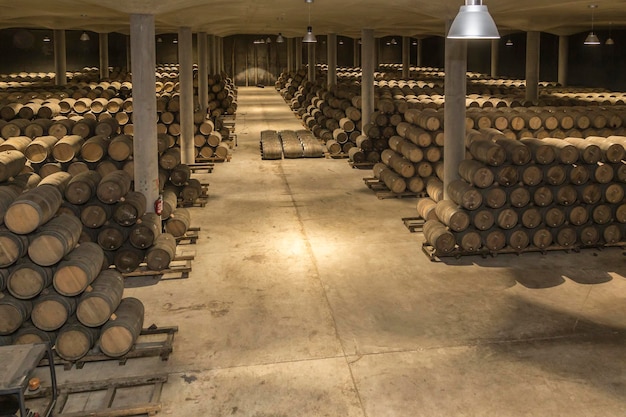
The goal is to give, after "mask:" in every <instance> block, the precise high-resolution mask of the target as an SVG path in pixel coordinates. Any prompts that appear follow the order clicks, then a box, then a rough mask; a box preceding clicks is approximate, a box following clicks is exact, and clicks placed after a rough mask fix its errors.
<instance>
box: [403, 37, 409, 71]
mask: <svg viewBox="0 0 626 417" xmlns="http://www.w3.org/2000/svg"><path fill="white" fill-rule="evenodd" d="M410 72H411V38H409V37H408V36H403V37H402V78H404V79H407V78H409V76H410Z"/></svg>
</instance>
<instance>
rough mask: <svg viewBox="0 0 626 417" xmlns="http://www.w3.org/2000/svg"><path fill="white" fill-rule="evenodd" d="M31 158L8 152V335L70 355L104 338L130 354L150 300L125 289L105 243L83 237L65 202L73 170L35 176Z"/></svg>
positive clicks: (4, 205)
mask: <svg viewBox="0 0 626 417" xmlns="http://www.w3.org/2000/svg"><path fill="white" fill-rule="evenodd" d="M25 164H26V157H25V156H24V155H23V154H22V153H21V152H19V151H5V152H1V153H0V167H1V169H0V171H1V176H0V180H1V181H2V185H0V196H1V198H0V206H1V208H0V215H1V216H0V220H2V222H3V226H2V228H1V229H0V242H1V244H0V248H1V251H0V336H2V337H1V338H0V341H1V342H2V343H4V344H9V343H14V344H23V343H41V342H49V343H50V344H51V345H55V346H56V351H57V353H58V354H59V356H61V357H62V358H64V359H68V360H78V359H80V358H81V357H83V356H84V355H86V354H87V353H88V352H89V351H90V350H91V349H92V348H93V347H94V346H95V344H96V341H98V340H99V346H100V350H101V351H102V352H103V353H104V354H106V355H109V356H112V357H118V356H122V355H124V354H126V353H127V352H128V351H130V349H132V347H133V345H134V343H135V341H136V339H137V337H138V336H139V333H140V332H141V329H142V326H143V317H144V309H143V305H142V304H141V302H140V301H139V300H137V299H134V298H123V297H122V295H123V290H124V280H123V277H122V275H121V273H120V272H118V271H116V270H113V269H109V262H108V260H107V257H106V256H105V252H104V250H103V249H102V248H101V247H100V246H99V245H98V244H96V243H93V242H85V241H81V235H82V231H83V225H82V223H81V220H80V219H79V218H78V217H76V216H75V215H73V214H72V213H71V212H68V211H66V210H65V209H64V208H63V194H64V192H66V191H67V190H68V189H69V184H68V182H69V177H71V175H70V174H68V173H64V172H60V173H56V174H52V175H50V176H48V177H46V178H45V179H44V180H41V181H40V182H39V183H38V184H34V181H33V178H35V177H36V174H33V173H27V174H20V173H21V172H22V170H23V169H24V166H25ZM120 172H123V171H120ZM109 191H110V190H109ZM79 194H80V193H79Z"/></svg>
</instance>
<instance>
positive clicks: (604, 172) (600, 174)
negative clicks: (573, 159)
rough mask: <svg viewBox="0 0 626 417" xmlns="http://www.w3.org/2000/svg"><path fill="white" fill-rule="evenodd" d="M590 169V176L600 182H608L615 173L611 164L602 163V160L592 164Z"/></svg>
mask: <svg viewBox="0 0 626 417" xmlns="http://www.w3.org/2000/svg"><path fill="white" fill-rule="evenodd" d="M590 171H591V172H590V174H591V178H592V179H593V180H594V181H595V182H597V183H600V184H608V183H609V182H611V181H612V180H613V176H614V174H615V170H614V169H613V166H612V165H610V164H604V163H602V162H599V163H598V164H597V165H594V166H592V167H591V168H590Z"/></svg>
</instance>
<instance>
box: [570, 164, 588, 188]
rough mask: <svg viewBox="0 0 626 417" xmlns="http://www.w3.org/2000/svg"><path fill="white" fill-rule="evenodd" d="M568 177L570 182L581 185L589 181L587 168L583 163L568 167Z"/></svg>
mask: <svg viewBox="0 0 626 417" xmlns="http://www.w3.org/2000/svg"><path fill="white" fill-rule="evenodd" d="M567 171H568V175H567V176H568V179H569V182H570V183H571V184H574V185H582V184H585V183H586V182H587V181H589V178H590V173H589V169H588V168H587V166H585V165H575V164H574V165H572V166H570V167H568V169H567Z"/></svg>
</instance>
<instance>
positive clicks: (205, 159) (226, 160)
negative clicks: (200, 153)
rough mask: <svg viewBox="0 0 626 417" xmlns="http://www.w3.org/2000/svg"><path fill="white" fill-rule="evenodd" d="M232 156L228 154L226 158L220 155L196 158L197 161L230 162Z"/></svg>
mask: <svg viewBox="0 0 626 417" xmlns="http://www.w3.org/2000/svg"><path fill="white" fill-rule="evenodd" d="M231 157H232V155H227V156H226V158H220V157H218V156H212V157H210V158H196V163H201V162H214V163H215V162H220V163H221V162H230V158H231Z"/></svg>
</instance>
